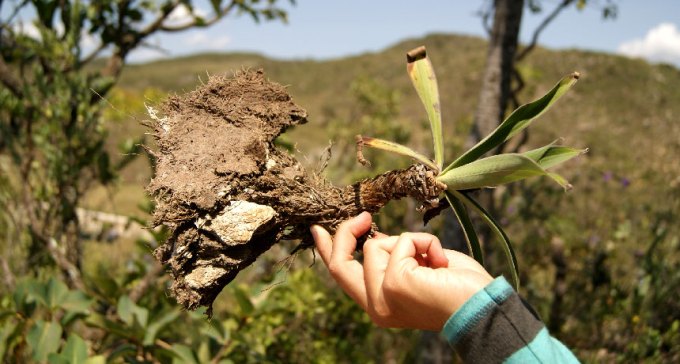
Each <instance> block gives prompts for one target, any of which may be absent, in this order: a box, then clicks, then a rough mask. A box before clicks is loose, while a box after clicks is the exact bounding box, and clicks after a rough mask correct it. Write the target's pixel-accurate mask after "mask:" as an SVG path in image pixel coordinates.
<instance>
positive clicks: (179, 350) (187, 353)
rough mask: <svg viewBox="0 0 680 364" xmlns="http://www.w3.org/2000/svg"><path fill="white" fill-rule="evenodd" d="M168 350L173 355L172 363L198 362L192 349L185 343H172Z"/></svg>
mask: <svg viewBox="0 0 680 364" xmlns="http://www.w3.org/2000/svg"><path fill="white" fill-rule="evenodd" d="M170 351H171V352H172V354H173V356H174V357H173V358H172V362H173V364H175V363H177V364H198V360H196V355H194V352H193V350H191V348H190V347H188V346H186V345H182V344H173V345H172V348H171V349H170Z"/></svg>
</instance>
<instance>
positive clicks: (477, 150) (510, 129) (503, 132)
mask: <svg viewBox="0 0 680 364" xmlns="http://www.w3.org/2000/svg"><path fill="white" fill-rule="evenodd" d="M578 78H579V73H578V72H574V73H572V74H570V75H569V76H566V77H564V78H563V79H562V80H560V82H558V83H557V85H555V87H553V88H552V90H550V91H549V92H548V93H547V94H546V95H545V96H543V97H541V98H540V99H538V100H536V101H533V102H531V103H528V104H525V105H522V106H520V107H519V108H517V110H515V111H513V113H512V114H510V116H508V118H507V119H505V121H503V122H502V123H501V124H500V125H499V126H498V127H497V128H496V129H495V130H494V131H492V132H491V134H489V135H487V136H486V137H485V138H484V139H482V140H481V141H480V142H479V143H477V145H475V146H474V147H472V148H471V149H470V150H468V151H467V152H465V153H464V154H463V155H461V156H460V157H458V159H456V160H455V161H454V162H453V163H451V164H450V165H449V166H448V167H446V168H445V169H444V172H446V171H449V170H451V169H453V168H456V167H460V166H463V165H465V164H468V163H470V162H472V161H474V160H476V159H478V158H479V157H481V156H482V155H484V154H485V153H486V152H488V151H490V150H492V149H494V148H496V147H497V146H498V145H500V144H501V143H503V142H505V141H506V140H508V139H510V138H512V137H513V136H514V135H516V134H517V133H519V132H521V131H522V130H524V128H526V127H528V126H529V125H530V124H531V122H532V121H534V119H536V118H537V117H539V116H540V115H541V114H543V113H544V112H545V111H546V110H548V109H549V108H550V106H552V105H553V104H554V103H555V102H556V101H557V100H558V99H559V98H560V97H562V95H564V93H565V92H567V90H569V89H570V88H571V86H573V85H574V83H576V81H577V80H578Z"/></svg>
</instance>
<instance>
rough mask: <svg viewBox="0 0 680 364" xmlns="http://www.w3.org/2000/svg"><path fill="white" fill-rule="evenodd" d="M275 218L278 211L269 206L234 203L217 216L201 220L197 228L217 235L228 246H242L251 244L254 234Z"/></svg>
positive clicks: (198, 221) (246, 202) (243, 202)
mask: <svg viewBox="0 0 680 364" xmlns="http://www.w3.org/2000/svg"><path fill="white" fill-rule="evenodd" d="M275 216H276V211H274V209H273V208H271V207H269V206H266V205H258V204H256V203H253V202H249V201H232V202H231V203H230V204H229V205H228V206H227V207H225V208H224V210H222V211H221V212H220V213H219V214H217V216H215V217H212V216H210V215H207V216H205V217H202V218H199V219H198V220H197V221H196V226H197V227H199V228H200V229H203V230H207V231H210V232H213V233H215V234H216V235H217V236H218V237H219V238H220V239H221V240H222V241H223V242H224V243H226V244H227V245H240V244H245V243H247V242H249V241H250V238H252V236H253V233H254V232H255V231H256V230H257V229H258V228H259V227H261V226H262V225H264V224H266V223H268V222H270V221H271V220H272V219H273V218H274V217H275Z"/></svg>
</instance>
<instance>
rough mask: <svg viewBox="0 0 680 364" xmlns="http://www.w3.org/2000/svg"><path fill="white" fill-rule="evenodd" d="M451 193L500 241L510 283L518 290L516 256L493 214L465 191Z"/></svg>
mask: <svg viewBox="0 0 680 364" xmlns="http://www.w3.org/2000/svg"><path fill="white" fill-rule="evenodd" d="M451 193H452V194H453V195H454V196H455V197H457V198H458V199H460V200H461V201H463V202H464V203H465V204H466V205H468V206H470V207H471V208H472V209H474V210H475V211H476V212H477V213H478V214H479V215H480V216H481V217H482V218H483V219H484V221H485V222H486V223H487V225H489V227H490V228H491V230H492V231H493V232H494V233H495V234H496V236H497V237H498V239H499V240H500V242H501V248H503V252H504V253H505V258H506V259H507V261H508V264H509V265H510V277H511V279H512V285H513V286H514V287H515V289H516V290H519V266H518V264H517V256H516V255H515V250H514V249H513V248H512V244H511V243H510V239H509V238H508V236H507V235H506V234H505V231H503V229H502V228H501V225H500V224H499V223H498V222H496V220H495V219H494V218H493V216H491V214H489V212H488V211H486V210H485V209H484V208H483V207H482V206H481V205H480V204H479V203H477V201H475V200H473V199H471V198H470V197H468V196H467V195H466V194H465V193H462V192H458V191H451Z"/></svg>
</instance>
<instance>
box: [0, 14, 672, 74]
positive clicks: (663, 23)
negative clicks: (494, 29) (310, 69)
mask: <svg viewBox="0 0 680 364" xmlns="http://www.w3.org/2000/svg"><path fill="white" fill-rule="evenodd" d="M15 1H16V0H15ZM15 1H10V2H9V3H10V4H7V5H11V4H14V3H15ZM487 1H490V0H467V1H463V0H457V1H456V0H448V1H445V0H418V1H414V0H411V1H406V0H364V1H360V0H342V1H330V0H297V5H295V6H292V5H290V4H289V3H288V1H287V0H279V3H280V4H281V5H282V6H284V7H285V8H286V9H287V10H288V14H289V23H288V24H282V23H280V22H263V23H261V24H255V23H254V22H253V21H252V19H251V18H250V17H248V16H242V17H234V16H231V17H227V18H226V19H224V20H222V21H221V22H219V23H217V24H216V25H213V26H212V27H210V28H207V29H193V30H189V31H185V32H181V33H172V34H161V35H158V36H154V37H153V38H152V39H150V43H151V44H153V45H155V46H157V47H160V48H162V49H164V50H165V52H159V51H158V50H155V49H151V48H147V49H141V50H137V51H135V52H133V54H132V55H131V60H132V61H133V62H144V61H148V60H152V59H158V58H167V57H174V56H180V55H186V54H192V53H197V52H236V51H248V52H257V53H260V54H264V55H267V56H270V57H275V58H279V59H299V58H314V59H328V58H337V57H344V56H348V55H355V54H359V53H363V52H370V51H379V50H381V49H384V48H386V47H388V46H390V45H392V44H394V43H396V42H398V41H400V40H403V39H405V38H413V37H421V36H424V35H426V34H429V33H435V32H437V33H459V34H468V35H477V36H480V37H485V36H486V34H485V32H484V30H483V28H482V25H481V19H480V18H479V16H477V15H476V14H477V13H478V11H479V10H480V9H481V8H482V6H483V4H485V3H486V2H487ZM560 1H561V0H541V4H543V6H544V12H543V13H541V14H538V15H536V14H532V13H530V12H528V11H525V15H524V19H523V23H522V32H521V35H520V40H521V41H522V42H528V41H529V40H530V38H531V34H532V32H533V30H534V29H535V28H536V26H537V25H538V24H539V23H540V22H541V20H542V19H543V18H544V17H545V15H546V13H547V12H548V11H550V10H552V9H553V8H554V7H555V6H557V4H558V3H559V2H560ZM606 1H609V0H589V1H588V4H589V5H588V6H587V7H586V8H585V9H582V10H577V9H576V7H574V6H572V7H570V8H569V9H567V10H565V11H563V12H562V13H561V14H560V15H559V17H558V18H556V19H555V21H554V22H553V23H551V24H550V26H549V27H548V28H547V29H546V30H545V31H544V32H543V34H542V36H541V38H540V41H539V42H540V44H541V45H543V46H546V47H549V48H554V49H563V48H580V49H588V50H597V51H604V52H609V53H618V54H623V55H627V56H632V57H641V58H645V59H648V60H650V61H652V62H658V61H662V62H665V63H671V64H674V65H676V66H677V67H680V0H648V1H642V0H611V1H613V2H615V3H616V4H618V6H619V11H618V17H617V18H616V19H614V20H604V19H603V18H602V4H605V3H606ZM194 4H195V7H194V12H195V13H198V14H201V15H204V16H205V15H208V14H209V11H208V10H209V9H210V6H209V2H208V0H195V1H194ZM8 9H10V6H4V7H3V8H2V17H3V18H5V16H7V14H6V13H7V10H8ZM179 10H180V11H177V12H176V14H174V16H175V19H174V21H175V24H177V23H182V22H184V21H188V20H189V19H190V18H189V17H190V13H189V11H188V10H187V9H186V8H182V9H179ZM182 10H183V11H182ZM21 18H22V21H23V25H22V26H23V27H24V28H25V31H26V32H27V33H36V32H37V31H36V30H35V28H33V29H31V22H30V20H31V19H30V18H31V16H30V14H22V16H21ZM87 41H88V39H86V41H85V42H84V43H87ZM89 46H90V47H92V46H94V44H89Z"/></svg>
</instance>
